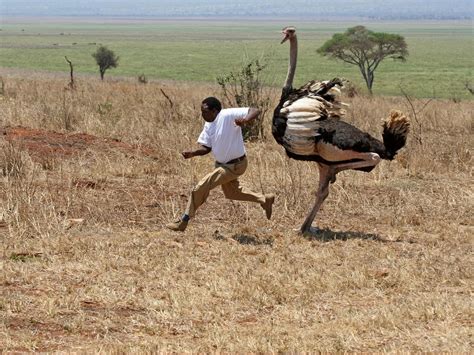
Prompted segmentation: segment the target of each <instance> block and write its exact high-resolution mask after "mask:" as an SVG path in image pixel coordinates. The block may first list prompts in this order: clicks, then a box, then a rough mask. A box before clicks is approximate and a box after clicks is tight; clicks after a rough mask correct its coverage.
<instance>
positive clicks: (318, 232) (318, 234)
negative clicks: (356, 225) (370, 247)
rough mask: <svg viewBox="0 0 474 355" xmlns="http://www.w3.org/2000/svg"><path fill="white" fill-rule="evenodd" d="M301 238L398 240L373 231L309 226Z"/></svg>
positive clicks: (382, 241) (388, 241)
mask: <svg viewBox="0 0 474 355" xmlns="http://www.w3.org/2000/svg"><path fill="white" fill-rule="evenodd" d="M302 236H303V238H305V239H307V240H310V241H311V240H317V241H320V242H331V241H334V240H351V239H363V240H373V241H377V242H381V243H391V242H397V241H399V240H389V239H386V238H383V237H381V236H380V235H378V234H373V233H364V232H357V231H340V232H336V231H332V230H330V229H329V228H324V229H319V228H314V227H311V230H310V231H309V232H307V233H304V234H303V235H302Z"/></svg>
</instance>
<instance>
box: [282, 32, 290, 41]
mask: <svg viewBox="0 0 474 355" xmlns="http://www.w3.org/2000/svg"><path fill="white" fill-rule="evenodd" d="M282 33H283V35H284V36H283V39H282V40H281V42H280V44H283V43H285V42H286V41H287V40H288V38H290V36H289V35H288V33H287V32H282Z"/></svg>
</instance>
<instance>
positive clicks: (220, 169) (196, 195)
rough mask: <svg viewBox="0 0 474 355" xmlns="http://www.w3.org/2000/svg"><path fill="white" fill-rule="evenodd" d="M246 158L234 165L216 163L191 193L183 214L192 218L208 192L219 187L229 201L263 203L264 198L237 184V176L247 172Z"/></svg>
mask: <svg viewBox="0 0 474 355" xmlns="http://www.w3.org/2000/svg"><path fill="white" fill-rule="evenodd" d="M247 164H248V162H247V158H244V159H243V160H241V161H239V162H238V163H235V164H221V163H217V162H216V165H215V169H214V171H213V172H211V173H209V174H207V175H206V176H205V177H204V178H202V180H201V181H199V183H198V184H197V185H196V186H195V187H194V189H193V190H192V191H191V196H190V197H189V201H188V207H187V208H186V211H185V214H187V215H188V216H189V217H194V215H195V213H196V210H197V209H198V208H199V206H201V205H202V204H203V203H204V202H206V200H207V197H208V196H209V192H210V191H211V190H212V189H213V188H215V187H217V186H219V185H221V186H222V191H224V196H225V197H226V198H228V199H230V200H239V201H250V202H258V203H260V204H262V203H264V202H265V196H264V195H263V194H259V193H256V192H253V191H250V190H249V189H247V188H246V187H245V186H242V185H241V184H240V182H239V176H240V175H242V174H243V173H244V172H245V170H247Z"/></svg>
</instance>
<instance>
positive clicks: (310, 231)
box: [298, 226, 321, 236]
mask: <svg viewBox="0 0 474 355" xmlns="http://www.w3.org/2000/svg"><path fill="white" fill-rule="evenodd" d="M298 232H299V234H301V235H302V236H314V235H316V234H318V233H320V232H321V230H320V229H319V228H317V227H313V226H309V227H307V228H300V229H298Z"/></svg>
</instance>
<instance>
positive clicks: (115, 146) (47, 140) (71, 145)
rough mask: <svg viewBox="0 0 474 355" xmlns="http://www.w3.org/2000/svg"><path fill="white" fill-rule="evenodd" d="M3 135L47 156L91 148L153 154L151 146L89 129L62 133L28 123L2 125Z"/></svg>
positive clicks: (75, 153) (36, 155)
mask: <svg viewBox="0 0 474 355" xmlns="http://www.w3.org/2000/svg"><path fill="white" fill-rule="evenodd" d="M0 135H2V136H3V138H4V139H5V140H6V141H7V142H10V143H12V144H14V145H15V146H18V147H20V149H24V150H27V151H28V153H29V154H30V155H31V156H32V158H34V159H35V158H37V159H38V158H39V159H44V158H46V157H53V158H72V157H75V156H78V155H80V154H84V153H85V152H87V151H90V150H94V151H104V150H110V149H112V150H119V151H122V152H123V153H126V154H139V155H145V156H153V155H155V153H156V152H154V151H153V150H152V149H151V148H149V147H143V146H137V145H133V144H129V143H124V142H121V141H119V140H117V139H106V138H100V137H96V136H93V135H90V134H86V133H73V134H70V133H60V132H54V131H48V130H43V129H33V128H27V127H21V126H18V127H2V128H0Z"/></svg>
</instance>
